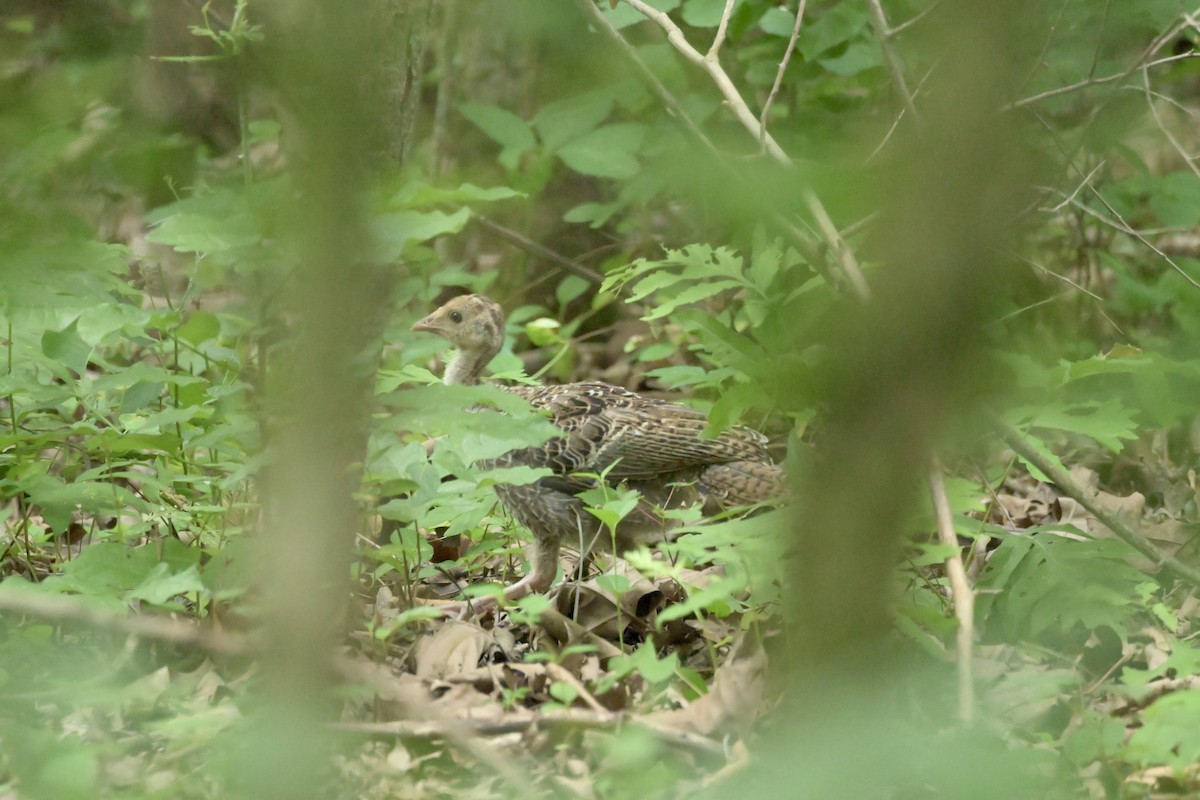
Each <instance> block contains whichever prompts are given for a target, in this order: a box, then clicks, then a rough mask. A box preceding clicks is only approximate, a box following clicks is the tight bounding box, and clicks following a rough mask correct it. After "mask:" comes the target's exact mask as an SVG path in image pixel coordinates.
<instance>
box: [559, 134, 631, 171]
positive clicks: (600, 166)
mask: <svg viewBox="0 0 1200 800" xmlns="http://www.w3.org/2000/svg"><path fill="white" fill-rule="evenodd" d="M645 135H646V129H645V127H644V126H642V125H637V124H635V123H622V124H618V125H605V126H604V127H601V128H596V129H595V130H593V131H590V132H588V133H586V134H584V135H583V136H580V137H579V138H578V139H575V140H574V141H571V142H569V143H568V144H566V145H564V146H563V147H561V148H560V149H559V150H558V153H557V155H558V157H559V158H561V159H562V161H563V163H564V164H566V165H567V166H568V167H570V168H571V169H573V170H575V171H576V172H578V173H580V174H581V175H591V176H594V177H597V178H631V177H633V176H634V175H635V174H637V171H638V169H639V168H640V167H639V164H638V161H637V158H635V155H634V154H635V153H636V152H637V149H638V148H639V147H641V144H642V140H643V139H644V138H645Z"/></svg>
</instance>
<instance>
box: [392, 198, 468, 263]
mask: <svg viewBox="0 0 1200 800" xmlns="http://www.w3.org/2000/svg"><path fill="white" fill-rule="evenodd" d="M470 218H471V211H470V209H468V208H466V207H463V208H460V209H458V210H457V211H455V212H454V213H453V214H447V213H445V212H443V211H399V212H395V213H392V214H379V215H378V216H376V217H375V218H373V219H372V220H371V231H372V232H373V233H374V234H375V236H374V238H375V245H374V248H373V250H372V253H371V254H372V256H373V257H374V258H375V259H376V260H378V261H381V262H384V263H389V262H392V261H395V260H397V259H398V258H400V256H401V255H403V254H404V251H405V249H406V248H407V247H408V246H409V245H412V244H418V243H421V242H426V241H428V240H430V239H433V238H435V237H438V236H444V235H446V234H448V233H458V232H459V231H461V230H462V229H463V226H464V225H466V224H467V221H468V220H469V219H470Z"/></svg>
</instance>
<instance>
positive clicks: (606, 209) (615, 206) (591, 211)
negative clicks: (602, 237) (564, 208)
mask: <svg viewBox="0 0 1200 800" xmlns="http://www.w3.org/2000/svg"><path fill="white" fill-rule="evenodd" d="M622 208H624V204H623V203H580V204H579V205H577V206H575V207H574V208H572V209H571V210H570V211H568V212H567V213H566V214H563V221H565V222H583V223H587V224H588V225H589V226H590V227H592V228H600V227H603V225H604V224H605V223H607V222H608V221H609V220H610V219H612V216H613V214H616V213H617V212H618V211H620V210H621V209H622Z"/></svg>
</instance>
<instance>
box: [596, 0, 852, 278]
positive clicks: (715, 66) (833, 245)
mask: <svg viewBox="0 0 1200 800" xmlns="http://www.w3.org/2000/svg"><path fill="white" fill-rule="evenodd" d="M625 1H626V2H627V3H629V4H630V5H631V6H633V7H634V8H635V9H637V10H638V11H639V12H640V13H641V14H642V15H643V16H645V17H647V18H648V19H650V20H651V21H652V22H654V23H655V24H657V25H658V26H659V27H660V28H662V29H663V30H664V31H665V32H666V34H667V41H668V42H669V43H670V44H671V45H672V46H673V47H674V48H675V49H676V50H677V51H679V53H680V54H681V55H683V57H684V58H686V59H687V60H688V61H691V62H692V63H694V64H696V65H698V66H700V67H701V68H703V69H704V71H705V72H707V73H708V75H709V76H710V77H711V78H712V80H713V82H714V83H715V84H716V86H717V89H718V90H719V91H720V92H721V95H722V97H724V98H725V102H726V104H727V105H728V106H729V108H730V109H731V110H732V111H733V113H734V116H735V117H737V119H738V121H740V122H741V123H742V125H743V126H744V127H745V128H746V130H747V131H749V132H750V134H751V135H753V136H754V138H755V140H756V141H759V142H760V143H761V146H762V147H763V148H764V150H765V151H766V152H767V154H768V155H770V156H771V157H772V158H774V159H775V160H776V161H778V162H779V163H780V164H783V165H784V166H788V167H790V166H792V165H793V162H792V159H791V157H790V156H788V155H787V153H785V152H784V151H783V148H781V147H780V146H779V144H778V142H776V141H775V139H774V138H773V137H772V136H771V134H770V133H769V132H768V131H767V129H766V126H765V124H763V123H760V122H759V120H758V119H757V118H756V117H755V116H754V114H753V113H751V111H750V107H749V105H747V103H746V101H745V100H744V99H743V98H742V96H741V94H739V93H738V90H737V87H735V86H734V85H733V81H732V80H731V79H730V78H729V75H728V73H726V72H725V70H724V68H722V67H721V62H720V59H718V58H717V57H716V53H715V52H714V51H713V50H712V49H710V51H709V55H702V54H701V53H700V52H699V51H698V50H696V49H695V48H694V47H692V45H691V44H689V43H688V41H687V37H686V36H684V34H683V31H682V30H681V29H680V27H679V26H678V25H676V24H675V22H674V20H672V19H671V18H670V17H669V16H668V15H667V14H666V13H665V12H662V11H659V10H658V9H656V8H653V7H652V6H650V5H648V4H647V3H646V2H644V0H625ZM577 2H578V3H580V4H581V5H582V6H583V7H584V9H585V10H586V11H587V13H588V16H589V17H591V18H592V19H593V20H597V19H598V24H600V25H602V26H603V27H604V28H605V29H606V30H607V31H608V33H609V35H610V36H611V37H613V38H614V39H615V40H616V41H618V42H619V43H621V45H622V49H624V50H625V51H626V52H627V53H629V52H631V51H632V47H630V46H629V44H628V43H627V42H625V39H624V37H623V36H621V34H620V32H619V31H616V30H615V29H613V28H612V26H611V25H609V24H608V21H607V20H604V18H603V15H602V14H600V13H599V11H597V10H596V8H595V5H594V4H593V3H592V2H591V0H577ZM728 10H729V8H728V6H727V7H726V11H728ZM714 44H716V42H714ZM636 63H638V65H639V69H642V71H643V74H646V73H647V72H648V70H647V69H646V68H645V66H644V64H642V63H641V61H640V59H639V60H638V61H637V62H636ZM652 85H657V86H661V83H660V82H658V81H657V80H655V81H654V84H652ZM656 91H658V89H657V88H656ZM660 97H664V98H670V101H669V107H670V108H672V109H678V108H681V107H680V105H679V103H678V102H677V101H675V100H674V98H673V97H671V95H670V92H669V91H667V90H666V89H665V87H663V88H662V90H661V92H660ZM683 119H685V120H686V119H687V117H686V115H683ZM689 124H691V123H690V121H689ZM691 127H693V128H694V127H695V126H694V124H691ZM704 141H705V142H707V139H705V140H704ZM708 145H709V147H710V148H712V145H711V143H710V142H708ZM712 149H713V151H714V152H716V150H715V148H712ZM805 202H806V203H807V205H808V207H809V210H810V211H812V212H813V215H814V217H815V218H816V221H817V226H818V230H819V232H820V234H821V236H822V238H823V239H824V240H825V243H826V245H827V246H828V247H829V249H830V251H831V252H832V253H833V254H834V256H835V257H836V259H837V263H838V266H839V267H840V268H841V270H842V272H843V274H844V275H845V278H846V282H847V283H848V284H849V286H850V287H851V289H852V291H853V293H854V295H855V296H856V297H857V298H858V299H859V300H863V301H865V300H866V299H867V298H868V297H869V291H866V286H867V284H866V281H865V279H864V278H863V275H862V271H861V269H860V268H859V266H858V262H857V261H856V259H855V257H854V253H853V251H852V250H851V249H850V248H849V246H847V245H846V243H845V241H844V240H843V239H842V238H841V237H840V236H838V235H837V227H836V226H835V225H834V224H833V223H832V221H831V220H830V218H829V214H828V212H826V211H825V208H824V206H823V205H822V203H821V201H820V199H819V198H818V197H817V196H816V195H815V194H813V193H812V192H811V191H809V192H807V193H806V195H805ZM777 219H781V217H778V216H777ZM781 221H782V222H783V224H784V227H785V229H787V230H789V231H793V236H794V238H796V244H797V246H798V247H799V248H800V250H801V251H802V252H803V253H805V257H806V258H809V259H810V260H812V261H813V263H817V259H816V258H815V257H814V255H815V254H814V253H813V248H812V246H811V245H809V244H808V243H807V242H805V241H804V237H803V236H799V237H795V234H794V231H795V226H794V225H792V224H791V223H789V222H788V221H787V220H782V219H781Z"/></svg>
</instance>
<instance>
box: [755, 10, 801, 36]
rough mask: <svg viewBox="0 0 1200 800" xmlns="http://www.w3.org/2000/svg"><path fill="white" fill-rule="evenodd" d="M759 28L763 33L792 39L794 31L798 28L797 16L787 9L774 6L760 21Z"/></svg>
mask: <svg viewBox="0 0 1200 800" xmlns="http://www.w3.org/2000/svg"><path fill="white" fill-rule="evenodd" d="M758 27H759V28H761V29H762V32H763V33H769V34H771V35H772V36H782V37H783V38H785V39H790V38H792V31H793V30H794V29H795V27H796V14H795V12H792V11H789V10H787V9H785V8H781V7H779V6H772V7H771V8H768V9H767V11H766V13H764V14H763V15H762V18H761V19H759V21H758Z"/></svg>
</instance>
